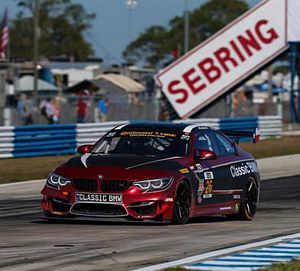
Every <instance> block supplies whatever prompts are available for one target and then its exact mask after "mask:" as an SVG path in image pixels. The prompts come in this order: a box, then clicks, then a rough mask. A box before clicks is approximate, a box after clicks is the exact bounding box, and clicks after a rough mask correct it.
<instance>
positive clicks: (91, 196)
mask: <svg viewBox="0 0 300 271" xmlns="http://www.w3.org/2000/svg"><path fill="white" fill-rule="evenodd" d="M75 199H76V201H84V202H99V203H121V202H122V194H96V193H75Z"/></svg>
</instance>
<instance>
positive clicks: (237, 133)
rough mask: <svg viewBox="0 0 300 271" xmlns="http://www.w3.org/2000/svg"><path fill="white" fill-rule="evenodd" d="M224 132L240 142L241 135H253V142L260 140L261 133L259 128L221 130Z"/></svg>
mask: <svg viewBox="0 0 300 271" xmlns="http://www.w3.org/2000/svg"><path fill="white" fill-rule="evenodd" d="M220 131H221V132H222V133H223V134H225V135H227V136H229V137H233V138H234V140H235V142H236V143H239V139H240V138H241V137H251V138H252V142H253V143H257V142H258V141H259V140H260V134H259V130H258V128H255V130H253V131H234V130H232V131H230V130H220Z"/></svg>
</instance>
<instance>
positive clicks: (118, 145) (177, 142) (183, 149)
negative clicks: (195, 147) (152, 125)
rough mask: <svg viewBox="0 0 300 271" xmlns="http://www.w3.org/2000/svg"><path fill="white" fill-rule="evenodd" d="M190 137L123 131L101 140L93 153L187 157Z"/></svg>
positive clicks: (155, 132) (176, 134)
mask: <svg viewBox="0 0 300 271" xmlns="http://www.w3.org/2000/svg"><path fill="white" fill-rule="evenodd" d="M188 139H189V137H188V136H185V137H184V139H183V138H182V134H179V133H173V132H172V133H170V132H164V131H121V132H118V133H115V132H112V133H108V134H107V135H106V136H105V137H103V138H102V139H100V140H99V141H98V142H97V143H96V144H95V146H94V147H93V149H92V150H91V151H92V152H93V153H103V154H108V153H110V154H135V155H164V156H186V154H187V148H188Z"/></svg>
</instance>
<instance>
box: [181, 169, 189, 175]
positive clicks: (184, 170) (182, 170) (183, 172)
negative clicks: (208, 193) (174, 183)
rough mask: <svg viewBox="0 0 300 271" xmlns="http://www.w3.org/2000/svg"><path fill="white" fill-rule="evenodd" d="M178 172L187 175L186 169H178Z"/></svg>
mask: <svg viewBox="0 0 300 271" xmlns="http://www.w3.org/2000/svg"><path fill="white" fill-rule="evenodd" d="M179 172H180V173H182V174H186V173H189V170H188V169H187V168H182V169H179Z"/></svg>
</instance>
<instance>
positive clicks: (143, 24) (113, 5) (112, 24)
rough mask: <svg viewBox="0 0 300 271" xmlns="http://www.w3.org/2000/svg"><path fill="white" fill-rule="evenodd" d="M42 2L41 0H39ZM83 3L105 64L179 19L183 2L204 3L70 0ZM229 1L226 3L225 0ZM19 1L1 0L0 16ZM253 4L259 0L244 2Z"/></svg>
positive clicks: (91, 35)
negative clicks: (129, 3)
mask: <svg viewBox="0 0 300 271" xmlns="http://www.w3.org/2000/svg"><path fill="white" fill-rule="evenodd" d="M40 1H42V0H40ZM72 1H73V2H74V3H75V2H76V3H80V4H82V5H83V6H84V7H85V9H86V10H87V11H88V12H90V13H95V14H96V18H95V20H94V21H93V22H92V24H93V26H92V28H91V29H90V30H89V32H88V33H87V34H86V38H87V39H88V40H89V41H90V42H91V43H92V44H93V48H94V50H95V53H96V56H97V57H101V58H103V60H104V61H105V62H106V63H109V64H120V63H122V62H124V60H123V59H122V52H123V51H124V49H125V48H126V46H127V44H129V43H130V41H132V40H134V39H136V38H137V37H138V36H139V35H140V34H141V33H142V32H143V31H144V30H145V29H146V28H147V27H150V26H152V25H163V26H167V25H168V22H169V20H170V19H171V18H173V17H174V16H182V15H183V13H184V11H185V7H186V3H187V7H188V9H189V10H193V9H195V8H197V7H199V6H200V5H201V4H203V3H205V2H207V0H136V1H137V5H136V6H135V8H134V9H129V8H128V6H127V5H126V1H127V0H72ZM224 1H228V2H229V3H230V1H229V0H224ZM17 2H18V0H0V14H1V12H3V11H4V9H5V7H8V9H9V16H10V19H13V18H14V16H15V14H16V12H17V11H18V8H17ZM246 2H247V3H248V4H250V5H251V6H252V5H255V4H257V3H258V2H260V0H246Z"/></svg>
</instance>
